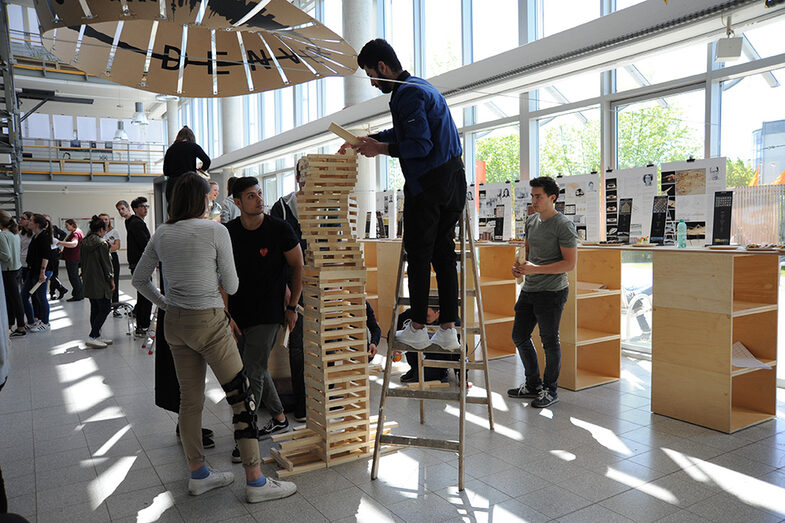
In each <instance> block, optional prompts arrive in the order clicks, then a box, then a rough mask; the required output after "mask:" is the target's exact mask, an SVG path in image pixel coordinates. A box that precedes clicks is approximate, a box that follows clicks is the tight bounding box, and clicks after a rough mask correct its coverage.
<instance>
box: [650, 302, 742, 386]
mask: <svg viewBox="0 0 785 523" xmlns="http://www.w3.org/2000/svg"><path fill="white" fill-rule="evenodd" d="M652 326H653V329H654V331H655V332H656V335H655V336H654V337H653V340H652V359H656V360H657V361H661V362H667V363H671V364H674V365H679V366H681V367H684V368H685V369H701V370H704V371H707V372H714V373H718V374H723V373H724V374H727V373H729V372H730V346H731V337H732V333H731V327H732V324H731V318H730V315H729V314H716V313H711V312H701V311H685V310H681V309H674V308H669V307H654V310H653V312H652Z"/></svg>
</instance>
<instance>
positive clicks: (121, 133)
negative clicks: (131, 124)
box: [114, 120, 128, 142]
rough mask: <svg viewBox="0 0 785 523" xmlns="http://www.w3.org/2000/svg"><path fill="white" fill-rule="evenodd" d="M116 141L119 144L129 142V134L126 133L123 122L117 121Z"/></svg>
mask: <svg viewBox="0 0 785 523" xmlns="http://www.w3.org/2000/svg"><path fill="white" fill-rule="evenodd" d="M114 139H115V140H116V141H118V142H127V141H128V133H127V132H125V129H124V128H123V121H122V120H118V121H117V130H116V131H115V132H114Z"/></svg>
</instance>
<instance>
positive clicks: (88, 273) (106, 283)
mask: <svg viewBox="0 0 785 523" xmlns="http://www.w3.org/2000/svg"><path fill="white" fill-rule="evenodd" d="M106 227H107V226H106V222H105V221H104V219H103V218H101V217H100V216H93V218H92V219H91V220H90V232H89V234H88V235H87V237H86V238H85V239H84V241H83V242H82V253H81V255H82V256H81V260H82V277H83V278H84V294H85V296H86V297H87V298H89V300H90V335H89V339H88V340H87V343H85V345H87V346H88V347H92V348H94V349H105V348H106V346H107V345H111V344H112V340H110V339H104V338H101V327H103V325H104V322H105V321H106V317H107V316H109V311H111V310H112V292H113V291H114V288H115V280H114V273H113V272H112V259H111V257H110V256H109V249H110V247H109V242H108V241H106V238H105V235H106Z"/></svg>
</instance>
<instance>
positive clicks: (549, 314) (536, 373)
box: [512, 289, 569, 394]
mask: <svg viewBox="0 0 785 523" xmlns="http://www.w3.org/2000/svg"><path fill="white" fill-rule="evenodd" d="M568 294H569V289H562V290H560V291H555V292H550V291H541V292H525V291H521V294H520V296H518V301H517V303H516V304H515V322H514V323H513V325H512V341H513V343H515V347H516V348H517V349H518V354H519V355H520V357H521V362H522V363H523V370H524V372H525V373H526V388H527V389H529V390H535V389H538V388H540V387H544V388H546V389H548V390H549V391H550V392H551V393H552V394H555V393H556V387H557V382H558V381H559V371H560V370H561V345H560V343H559V323H560V322H561V315H562V311H563V310H564V304H565V303H566V302H567V295H568ZM535 325H539V326H540V339H541V340H542V347H543V350H544V352H545V373H544V374H543V376H542V379H541V378H540V366H539V364H538V363H537V352H536V351H535V350H534V344H533V343H532V337H531V336H532V331H534V326H535Z"/></svg>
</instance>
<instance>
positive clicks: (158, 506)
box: [136, 490, 174, 523]
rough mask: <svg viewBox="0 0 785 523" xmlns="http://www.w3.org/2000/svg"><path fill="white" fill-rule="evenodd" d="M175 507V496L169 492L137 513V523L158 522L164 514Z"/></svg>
mask: <svg viewBox="0 0 785 523" xmlns="http://www.w3.org/2000/svg"><path fill="white" fill-rule="evenodd" d="M172 507H174V496H172V493H171V492H169V491H168V490H167V491H166V492H162V493H161V494H158V495H157V496H156V497H155V498H153V502H152V504H151V505H150V506H149V507H147V508H145V509H142V510H140V511H139V512H137V513H136V523H148V522H152V521H158V520H159V519H161V516H163V515H164V512H166V511H167V510H169V509H170V508H172Z"/></svg>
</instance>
